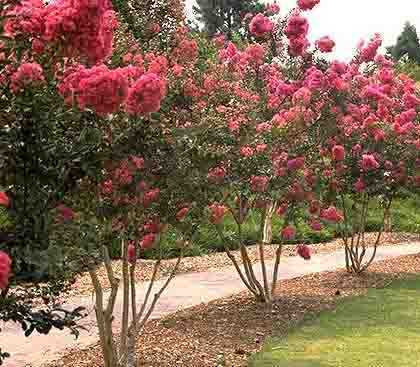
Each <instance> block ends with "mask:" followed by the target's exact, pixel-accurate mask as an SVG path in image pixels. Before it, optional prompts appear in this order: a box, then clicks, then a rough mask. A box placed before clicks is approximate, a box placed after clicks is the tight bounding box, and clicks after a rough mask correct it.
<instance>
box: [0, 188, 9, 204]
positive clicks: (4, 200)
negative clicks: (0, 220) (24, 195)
mask: <svg viewBox="0 0 420 367" xmlns="http://www.w3.org/2000/svg"><path fill="white" fill-rule="evenodd" d="M0 206H3V207H5V208H8V207H9V206H10V199H9V197H8V196H7V194H6V193H5V192H4V191H0Z"/></svg>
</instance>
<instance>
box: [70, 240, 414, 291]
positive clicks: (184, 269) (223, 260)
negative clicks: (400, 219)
mask: <svg viewBox="0 0 420 367" xmlns="http://www.w3.org/2000/svg"><path fill="white" fill-rule="evenodd" d="M375 240H376V233H369V234H367V235H366V242H367V243H368V244H373V243H374V242H375ZM414 241H419V235H416V234H410V233H385V234H383V237H382V241H381V246H387V245H396V244H407V243H410V242H414ZM311 248H312V252H313V253H314V254H317V253H327V252H333V251H336V250H339V249H342V248H343V245H342V241H341V240H340V239H336V240H333V241H331V242H328V243H318V244H313V245H311ZM276 250H277V246H275V245H271V246H266V247H265V258H266V259H267V260H270V259H272V260H274V259H275V253H276ZM232 253H233V254H234V255H235V257H236V258H237V259H238V261H239V263H241V261H240V255H239V251H232ZM248 253H249V257H250V259H251V261H252V262H257V261H258V260H259V252H258V248H257V246H249V247H248ZM295 255H296V246H295V245H284V246H283V251H282V256H295ZM175 262H176V259H171V260H164V261H162V263H161V266H160V270H159V272H158V276H157V278H158V279H159V278H162V277H165V276H167V275H168V274H169V273H170V272H171V270H172V268H173V266H174V264H175ZM154 263H155V261H154V260H138V262H137V267H136V279H137V281H146V280H150V278H151V277H152V274H153V266H154ZM227 266H232V263H231V261H230V260H229V258H228V257H227V256H226V254H225V253H224V252H220V253H213V254H209V255H204V256H196V257H187V258H184V259H183V260H182V262H181V265H180V269H179V271H178V273H192V272H203V271H212V270H215V269H220V268H224V267H227ZM112 267H113V269H114V272H115V275H116V276H117V277H118V276H119V275H120V274H121V272H122V271H121V261H118V260H115V261H113V262H112ZM98 277H99V279H100V281H101V284H102V285H103V286H104V288H105V289H108V288H109V283H108V279H107V275H106V271H105V269H104V268H100V269H98ZM91 293H92V285H91V280H90V276H89V274H88V273H83V274H81V275H79V276H78V277H77V279H76V282H75V284H74V285H73V286H72V287H71V290H70V291H69V292H68V293H67V294H66V295H65V296H63V297H64V298H70V297H75V296H86V295H91Z"/></svg>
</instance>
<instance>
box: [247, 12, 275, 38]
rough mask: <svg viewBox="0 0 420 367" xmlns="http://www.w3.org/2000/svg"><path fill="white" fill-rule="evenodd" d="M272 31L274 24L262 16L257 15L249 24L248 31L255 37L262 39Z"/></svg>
mask: <svg viewBox="0 0 420 367" xmlns="http://www.w3.org/2000/svg"><path fill="white" fill-rule="evenodd" d="M273 29H274V23H273V22H272V21H271V20H270V19H269V18H267V17H266V16H265V15H264V14H261V13H259V14H257V15H256V16H255V17H254V18H252V20H251V22H250V23H249V31H250V32H251V34H252V35H254V36H256V37H263V36H265V35H266V34H268V33H271V32H272V31H273Z"/></svg>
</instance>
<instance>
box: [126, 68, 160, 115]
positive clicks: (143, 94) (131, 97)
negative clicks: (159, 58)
mask: <svg viewBox="0 0 420 367" xmlns="http://www.w3.org/2000/svg"><path fill="white" fill-rule="evenodd" d="M165 95H166V81H165V80H164V79H162V78H161V77H159V76H158V75H157V74H153V73H147V74H144V75H142V76H141V77H140V78H139V80H137V82H135V83H134V84H133V86H132V87H131V88H130V89H129V91H128V98H127V101H126V111H127V112H128V113H129V114H131V115H145V114H148V113H152V112H157V111H159V109H160V104H161V101H162V99H163V98H164V97H165Z"/></svg>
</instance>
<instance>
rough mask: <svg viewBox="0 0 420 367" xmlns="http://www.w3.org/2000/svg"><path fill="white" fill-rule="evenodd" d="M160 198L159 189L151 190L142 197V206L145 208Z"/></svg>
mask: <svg viewBox="0 0 420 367" xmlns="http://www.w3.org/2000/svg"><path fill="white" fill-rule="evenodd" d="M159 196H160V189H158V188H156V189H152V190H149V191H147V192H146V193H145V194H144V197H143V205H144V206H145V207H146V208H147V207H148V206H149V205H150V204H151V203H153V202H155V201H158V200H159Z"/></svg>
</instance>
